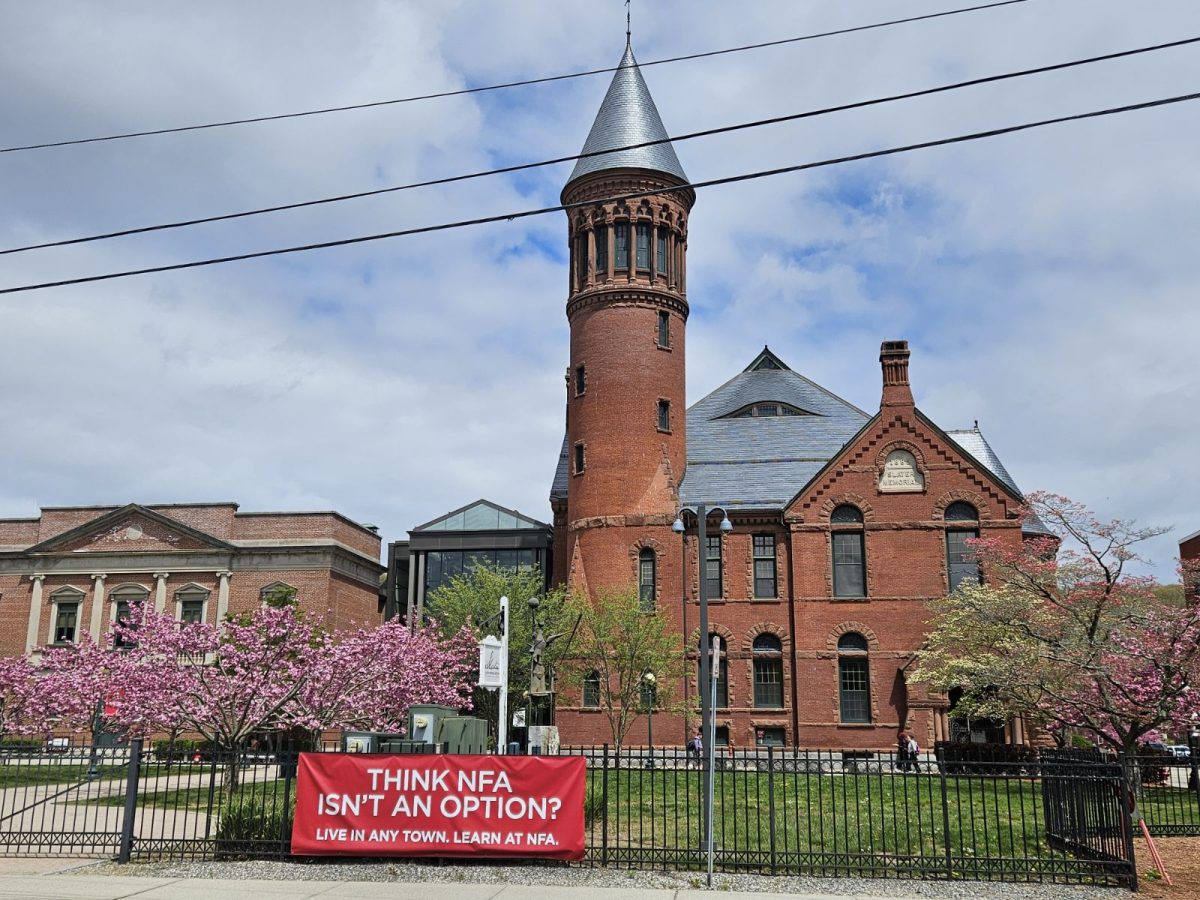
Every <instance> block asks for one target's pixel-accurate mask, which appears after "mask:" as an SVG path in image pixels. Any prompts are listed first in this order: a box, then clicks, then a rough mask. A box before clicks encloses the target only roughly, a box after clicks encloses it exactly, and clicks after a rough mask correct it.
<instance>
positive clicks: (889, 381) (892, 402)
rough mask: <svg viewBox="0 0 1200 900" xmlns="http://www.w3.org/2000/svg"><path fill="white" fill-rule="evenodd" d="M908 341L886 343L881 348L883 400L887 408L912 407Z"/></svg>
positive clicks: (882, 404) (881, 403)
mask: <svg viewBox="0 0 1200 900" xmlns="http://www.w3.org/2000/svg"><path fill="white" fill-rule="evenodd" d="M908 356H909V353H908V341H884V342H883V343H882V344H881V345H880V347H879V362H880V364H881V365H882V366H883V400H882V401H881V402H880V408H881V409H882V408H883V407H886V406H912V405H913V395H912V388H910V387H909V386H908Z"/></svg>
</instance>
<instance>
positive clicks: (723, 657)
mask: <svg viewBox="0 0 1200 900" xmlns="http://www.w3.org/2000/svg"><path fill="white" fill-rule="evenodd" d="M713 638H716V639H717V646H718V648H719V653H720V664H719V665H718V666H717V707H716V708H717V709H725V708H726V707H728V706H729V655H728V653H727V652H726V647H725V638H723V637H721V636H720V635H718V634H715V633H714V634H710V635H709V636H708V640H707V641H705V642H704V644H703V646H701V647H700V652H701V653H711V652H712V642H713ZM699 665H700V663H699V660H697V662H696V672H697V676H698V675H699V672H700V668H699ZM700 690H702V691H707V690H709V686H708V685H707V684H704V683H703V682H701V683H700Z"/></svg>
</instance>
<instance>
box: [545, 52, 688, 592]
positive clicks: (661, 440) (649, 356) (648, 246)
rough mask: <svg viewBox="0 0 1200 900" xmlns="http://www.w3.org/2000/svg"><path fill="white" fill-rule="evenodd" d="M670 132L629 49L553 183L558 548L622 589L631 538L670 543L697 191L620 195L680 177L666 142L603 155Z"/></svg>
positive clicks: (635, 545)
mask: <svg viewBox="0 0 1200 900" xmlns="http://www.w3.org/2000/svg"><path fill="white" fill-rule="evenodd" d="M666 137H667V132H666V129H665V128H664V127H663V124H662V119H661V118H660V117H659V114H658V110H657V109H656V108H655V105H654V101H653V99H652V98H651V97H650V92H649V90H648V89H647V88H646V83H645V81H644V80H643V79H642V75H641V72H640V71H639V69H638V66H637V62H636V60H635V59H634V56H633V51H632V50H631V49H630V48H628V47H626V50H625V55H624V58H623V59H622V60H621V68H620V69H619V70H618V71H617V72H616V74H615V75H614V77H613V80H612V84H611V85H610V86H609V89H608V93H607V95H606V96H605V98H604V102H603V104H602V105H601V107H600V111H599V113H598V114H597V115H596V120H595V123H594V124H593V125H592V130H591V132H590V133H589V135H588V139H587V142H586V143H585V144H584V148H583V152H584V153H585V154H593V153H597V154H599V155H595V156H585V157H584V158H583V159H580V160H579V161H578V163H577V164H576V166H575V170H574V171H573V172H572V173H571V177H570V179H569V180H568V181H567V184H566V187H564V188H563V192H562V202H563V204H564V205H567V206H569V207H570V209H568V211H567V220H568V234H569V241H570V244H569V246H570V251H571V269H570V270H571V275H570V287H569V297H568V300H567V319H568V320H569V322H570V326H571V363H570V368H569V370H568V377H567V440H566V449H567V454H568V457H567V498H566V501H567V502H566V510H565V513H566V515H565V517H564V518H565V523H564V524H566V526H567V531H568V534H567V535H564V536H565V537H566V538H567V541H566V544H567V546H566V547H564V548H563V549H564V550H565V551H566V552H565V554H564V555H565V556H566V557H567V558H568V559H571V560H572V562H571V566H572V568H573V569H575V568H577V567H578V564H579V561H580V559H581V558H582V562H583V565H584V566H585V567H586V570H587V571H586V579H587V582H588V587H589V588H590V589H595V588H597V587H602V586H612V587H617V586H624V585H627V584H628V583H629V581H630V579H631V576H632V577H637V565H636V564H635V565H633V566H630V561H631V560H636V557H637V554H638V553H639V552H640V549H639V548H643V547H644V546H646V545H650V546H657V545H659V544H660V543H661V542H664V541H666V540H669V530H667V531H663V534H662V535H657V532H658V531H660V530H663V529H664V528H665V527H667V526H669V525H670V522H671V521H672V520H673V518H674V513H675V510H676V508H677V504H678V488H679V483H680V481H681V480H682V478H683V474H684V468H685V465H686V461H687V451H686V405H685V398H684V347H685V342H684V325H685V323H686V322H687V316H688V305H687V299H686V284H687V253H686V250H687V222H688V214H689V212H690V210H691V208H692V204H693V203H694V202H695V199H696V196H695V192H694V191H692V189H691V188H687V187H681V188H680V190H678V191H672V192H669V193H661V194H654V195H652V196H629V195H637V194H639V193H642V192H646V191H657V190H661V189H664V188H671V187H676V186H680V185H685V184H686V183H687V176H686V175H685V174H684V172H683V168H682V166H680V164H679V160H678V158H677V157H676V155H675V151H674V149H673V148H672V146H671V145H670V144H669V143H663V144H656V145H654V146H650V147H640V148H637V149H633V150H621V151H615V152H607V153H605V152H602V151H606V150H610V149H612V148H615V147H622V146H628V145H630V144H637V143H642V142H646V141H655V140H662V139H665V138H666ZM622 198H627V199H622ZM611 529H621V531H620V532H619V533H617V532H614V531H613V530H611ZM629 529H636V530H637V531H639V532H642V533H643V534H644V537H643V536H640V535H639V534H638V533H633V532H631V531H630V530H629ZM598 531H603V532H605V534H604V535H603V536H602V537H601V536H600V535H598V534H593V532H598ZM651 535H655V536H651ZM577 543H579V544H580V546H579V547H578V548H577V547H576V544H577ZM564 561H565V560H564ZM662 562H665V560H664V561H660V571H659V572H658V573H657V575H658V579H656V580H661V576H662V575H663V574H665V573H664V572H662V571H661V563H662ZM562 574H564V575H566V574H567V573H562ZM572 574H574V575H576V576H579V575H580V574H582V573H579V572H573V573H572Z"/></svg>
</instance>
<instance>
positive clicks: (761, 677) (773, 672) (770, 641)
mask: <svg viewBox="0 0 1200 900" xmlns="http://www.w3.org/2000/svg"><path fill="white" fill-rule="evenodd" d="M753 652H754V705H755V707H757V708H758V709H782V708H783V643H782V642H781V641H780V640H779V638H778V637H776V636H775V635H773V634H760V635H759V636H758V637H756V638H755V639H754V651H753Z"/></svg>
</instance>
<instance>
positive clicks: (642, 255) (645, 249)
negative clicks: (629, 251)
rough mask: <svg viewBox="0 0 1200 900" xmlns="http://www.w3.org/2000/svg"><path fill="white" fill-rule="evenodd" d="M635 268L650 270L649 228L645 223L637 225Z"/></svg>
mask: <svg viewBox="0 0 1200 900" xmlns="http://www.w3.org/2000/svg"><path fill="white" fill-rule="evenodd" d="M637 267H638V268H639V269H649V268H650V226H649V224H647V223H646V222H638V224H637Z"/></svg>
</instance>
